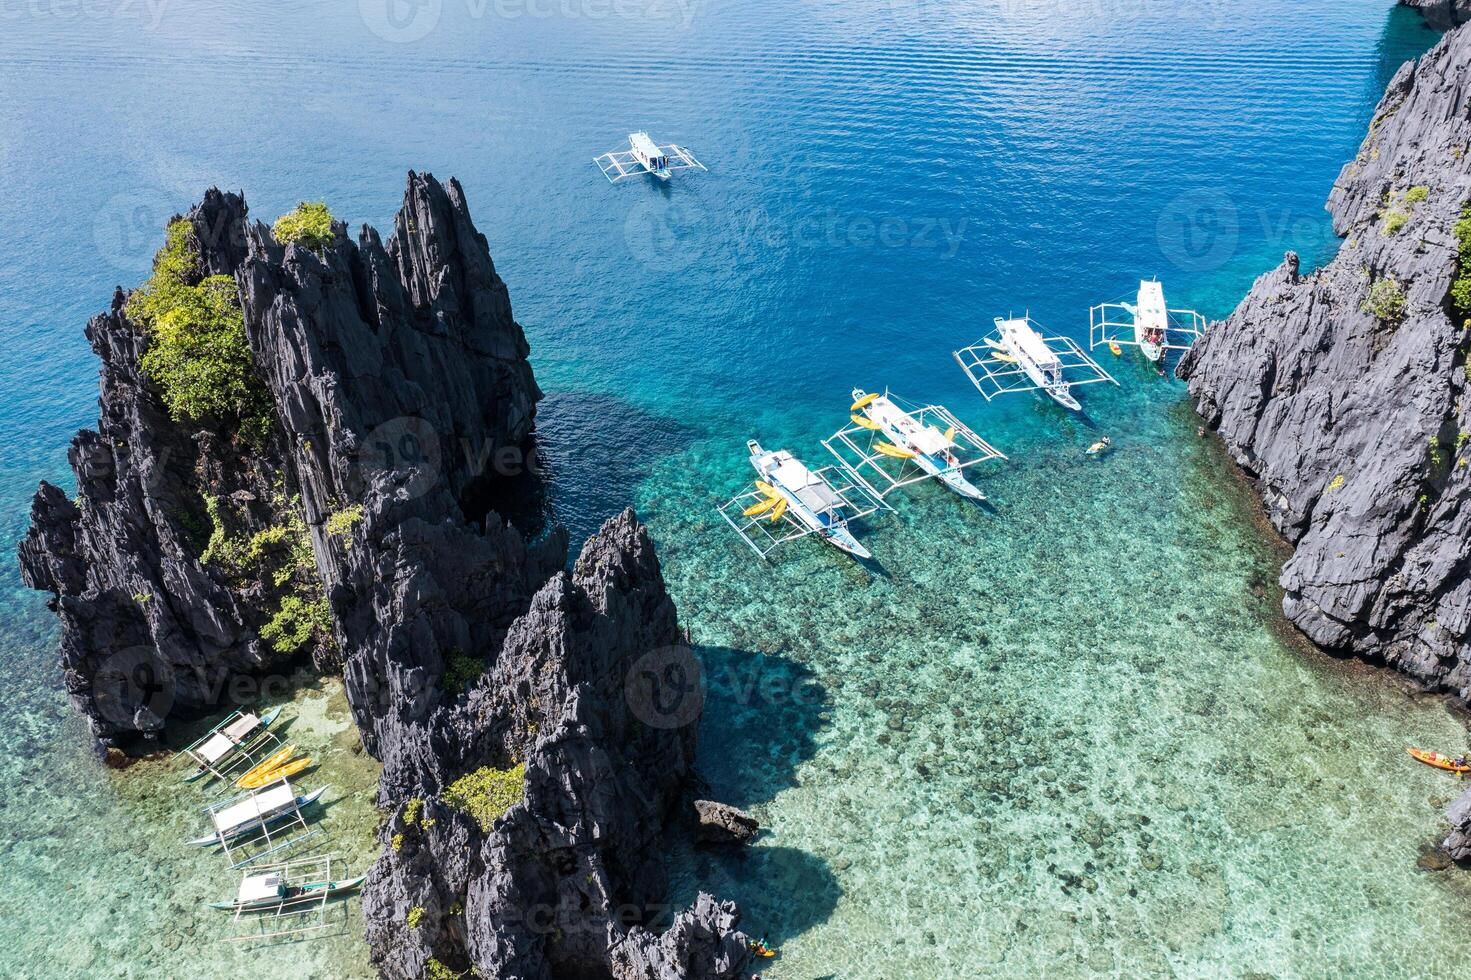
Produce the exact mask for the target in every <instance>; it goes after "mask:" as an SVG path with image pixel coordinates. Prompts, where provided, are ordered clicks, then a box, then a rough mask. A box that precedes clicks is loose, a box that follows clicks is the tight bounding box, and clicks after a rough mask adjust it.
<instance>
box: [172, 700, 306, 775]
mask: <svg viewBox="0 0 1471 980" xmlns="http://www.w3.org/2000/svg"><path fill="white" fill-rule="evenodd" d="M280 715H281V706H280V705H277V706H276V707H274V708H272V709H270V710H269V711H267V712H265V713H264V714H262V715H259V716H257V715H256V714H254V713H253V712H248V711H236V712H233V713H232V714H230V715H229V716H228V717H227V718H225V720H224V721H222V722H220V723H219V724H218V725H216V726H215V727H213V728H211V729H210V730H209V731H207V732H205V733H204V734H203V735H202V736H200V737H199V738H198V739H196V740H195V741H194V742H191V743H190V744H189V745H186V746H184V748H183V749H182V750H180V751H181V752H182V754H184V755H185V756H187V757H189V758H190V759H192V760H193V761H194V763H195V767H194V768H193V769H191V770H190V771H189V772H188V773H186V774H185V775H184V782H186V783H192V782H193V781H194V780H196V779H199V778H201V777H203V776H210V777H211V778H214V779H232V778H233V777H234V774H235V773H237V772H239V771H240V770H241V769H243V768H253V767H254V766H256V765H257V764H258V763H259V762H260V759H259V758H257V756H260V755H261V754H262V753H263V752H275V751H276V750H277V749H278V748H279V747H280V745H281V740H280V739H278V738H277V737H276V736H275V735H272V734H271V732H270V727H271V725H273V724H275V721H276V719H277V718H279V717H280Z"/></svg>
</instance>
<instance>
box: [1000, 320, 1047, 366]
mask: <svg viewBox="0 0 1471 980" xmlns="http://www.w3.org/2000/svg"><path fill="white" fill-rule="evenodd" d="M1001 337H1002V339H1003V340H1004V341H1005V342H1006V343H1008V344H1009V345H1010V346H1011V347H1012V348H1013V349H1014V350H1016V351H1017V352H1018V353H1020V354H1024V355H1026V357H1027V358H1028V359H1029V360H1031V361H1032V363H1033V364H1036V365H1037V366H1038V367H1039V368H1050V367H1057V366H1058V360H1057V353H1056V352H1055V351H1054V350H1053V349H1052V348H1051V347H1048V346H1047V342H1046V341H1045V340H1043V339H1042V336H1041V335H1040V334H1039V333H1037V331H1036V330H1034V329H1032V325H1031V324H1030V323H1028V322H1027V321H1026V320H1016V319H1012V320H1004V321H1002V323H1001Z"/></svg>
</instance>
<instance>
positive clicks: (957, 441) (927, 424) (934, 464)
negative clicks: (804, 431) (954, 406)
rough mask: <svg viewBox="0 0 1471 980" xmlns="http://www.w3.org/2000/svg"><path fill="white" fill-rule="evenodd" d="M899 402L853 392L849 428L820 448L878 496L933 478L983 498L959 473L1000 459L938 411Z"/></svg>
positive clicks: (988, 446) (859, 390)
mask: <svg viewBox="0 0 1471 980" xmlns="http://www.w3.org/2000/svg"><path fill="white" fill-rule="evenodd" d="M902 401H903V400H902V399H900V398H899V396H897V395H895V394H893V393H891V392H889V391H888V390H885V391H884V393H883V394H878V393H877V392H874V393H869V392H866V391H864V390H863V389H862V388H854V389H853V404H852V405H851V406H850V408H849V411H850V412H851V413H852V415H851V417H850V420H849V422H850V424H849V425H847V426H846V427H844V428H842V429H839V430H838V431H837V432H835V433H833V435H832V436H831V437H830V438H828V439H824V440H823V441H822V444H823V445H824V446H826V447H827V449H828V452H830V453H832V454H833V455H834V456H835V457H837V460H838V462H839V463H841V464H842V465H843V466H845V467H847V468H849V469H851V470H853V471H854V472H855V473H857V474H858V476H859V477H860V478H861V479H862V480H863V481H864V483H866V484H867V485H868V487H869V489H870V490H872V491H873V492H874V493H875V494H876V495H877V496H878V497H880V498H883V497H886V496H888V495H889V494H890V493H892V492H893V491H895V490H897V489H898V488H900V487H904V486H909V485H910V484H912V483H918V482H919V481H921V480H928V479H936V480H939V481H940V482H941V483H943V484H944V485H945V486H947V487H949V488H950V489H951V490H953V491H954V492H955V493H957V494H959V495H960V496H962V497H968V498H970V499H971V500H985V499H986V495H985V494H984V493H982V492H981V491H980V489H979V488H977V487H976V485H975V484H973V483H971V482H970V481H969V480H968V479H966V475H965V471H966V470H967V469H968V468H970V467H972V466H976V465H978V464H980V463H984V462H986V461H987V460H992V459H1005V458H1006V455H1005V454H1004V453H1002V452H1001V451H1000V450H998V449H997V448H996V447H994V446H992V445H991V444H990V443H988V442H987V441H986V440H984V439H982V438H981V437H980V436H978V435H976V434H975V433H974V432H973V431H971V429H970V428H969V427H968V426H966V425H965V423H963V422H961V421H960V420H959V419H958V418H956V417H955V416H954V415H952V414H951V413H950V412H949V411H948V410H947V409H945V408H944V407H942V406H940V405H923V406H909V405H907V404H903V403H902ZM878 484H883V488H882V489H880V487H879V485H878Z"/></svg>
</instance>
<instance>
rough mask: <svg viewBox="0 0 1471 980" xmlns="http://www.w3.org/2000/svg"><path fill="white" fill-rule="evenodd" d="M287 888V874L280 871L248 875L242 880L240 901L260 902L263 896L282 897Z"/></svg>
mask: <svg viewBox="0 0 1471 980" xmlns="http://www.w3.org/2000/svg"><path fill="white" fill-rule="evenodd" d="M285 888H286V876H285V875H284V874H282V873H281V872H280V871H267V872H266V873H264V874H254V875H246V876H245V877H244V879H242V880H241V882H240V895H239V896H238V899H237V900H238V901H240V902H241V903H245V902H258V901H260V900H261V899H263V898H280V897H281V893H282V891H283V890H284V889H285Z"/></svg>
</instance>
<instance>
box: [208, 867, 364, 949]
mask: <svg viewBox="0 0 1471 980" xmlns="http://www.w3.org/2000/svg"><path fill="white" fill-rule="evenodd" d="M366 877H367V876H366V875H356V876H353V877H343V876H342V861H341V859H340V858H337V857H336V856H334V855H330V854H328V855H321V856H317V857H308V858H299V859H297V860H295V861H286V862H283V863H281V864H270V865H258V866H256V867H254V868H252V869H250V870H249V871H246V872H244V873H243V874H242V875H241V877H240V887H239V888H238V889H237V890H236V892H235V897H234V898H233V899H232V900H230V901H225V902H207V903H205V904H206V905H208V906H209V907H210V908H214V909H220V910H221V911H225V912H230V913H233V914H232V916H231V922H232V923H233V929H234V934H233V935H231V936H228V937H226V938H228V939H229V940H231V941H245V940H252V939H275V938H278V937H281V936H288V935H294V934H297V933H306V932H312V931H314V930H318V929H324V928H326V927H327V926H329V925H331V924H332V923H331V922H329V920H328V916H327V912H328V906H329V904H331V903H332V899H334V898H342V897H345V896H346V895H348V894H349V893H350V892H353V891H355V890H356V889H357V888H358V887H359V886H361V885H362V883H363V880H364V879H365V878H366ZM336 904H337V907H339V908H344V909H345V906H343V904H342V903H340V902H339V903H336ZM343 921H344V923H345V922H346V916H345V912H344V918H343Z"/></svg>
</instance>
